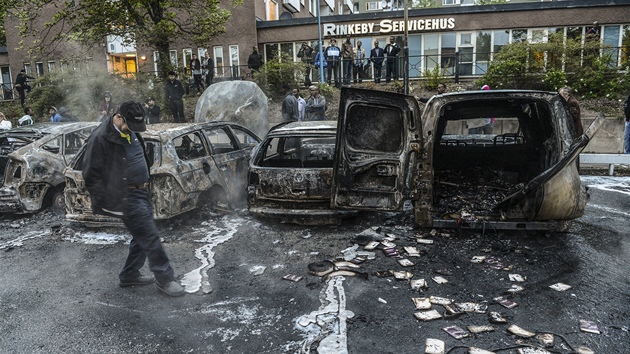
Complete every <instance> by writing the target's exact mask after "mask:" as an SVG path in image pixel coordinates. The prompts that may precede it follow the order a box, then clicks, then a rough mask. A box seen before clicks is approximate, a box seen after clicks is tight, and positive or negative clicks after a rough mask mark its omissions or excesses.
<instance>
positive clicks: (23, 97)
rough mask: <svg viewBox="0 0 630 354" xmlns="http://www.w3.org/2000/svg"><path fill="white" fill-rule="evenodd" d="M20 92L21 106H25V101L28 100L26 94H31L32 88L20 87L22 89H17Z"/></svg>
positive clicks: (28, 86) (27, 86) (25, 85)
mask: <svg viewBox="0 0 630 354" xmlns="http://www.w3.org/2000/svg"><path fill="white" fill-rule="evenodd" d="M15 89H16V90H17V92H18V96H20V104H21V105H22V106H24V100H26V92H31V86H30V85H27V84H24V85H20V87H16V88H15Z"/></svg>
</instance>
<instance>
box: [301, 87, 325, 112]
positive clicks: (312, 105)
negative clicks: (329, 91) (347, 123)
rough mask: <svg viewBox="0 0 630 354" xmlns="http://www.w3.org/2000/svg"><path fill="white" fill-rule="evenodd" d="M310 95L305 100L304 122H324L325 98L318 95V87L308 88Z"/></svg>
mask: <svg viewBox="0 0 630 354" xmlns="http://www.w3.org/2000/svg"><path fill="white" fill-rule="evenodd" d="M309 91H310V92H311V95H310V96H309V98H308V99H306V112H305V117H304V119H305V120H326V97H324V96H322V95H321V94H320V93H319V87H317V86H315V85H312V86H311V87H309Z"/></svg>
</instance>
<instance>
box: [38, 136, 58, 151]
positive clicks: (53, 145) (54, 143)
mask: <svg viewBox="0 0 630 354" xmlns="http://www.w3.org/2000/svg"><path fill="white" fill-rule="evenodd" d="M61 139H62V136H61V135H60V136H58V137H56V138H54V139H52V140H50V141H49V142H47V143H46V144H44V145H42V149H44V150H46V151H48V152H50V153H52V154H58V153H59V152H60V149H61V144H62V142H61Z"/></svg>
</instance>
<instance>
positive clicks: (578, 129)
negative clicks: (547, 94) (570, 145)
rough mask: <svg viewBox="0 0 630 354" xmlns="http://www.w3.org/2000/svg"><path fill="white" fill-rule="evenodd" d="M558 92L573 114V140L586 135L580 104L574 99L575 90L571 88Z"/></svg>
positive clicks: (567, 87) (564, 88)
mask: <svg viewBox="0 0 630 354" xmlns="http://www.w3.org/2000/svg"><path fill="white" fill-rule="evenodd" d="M558 92H559V93H560V96H561V97H562V98H563V99H564V102H565V104H566V106H567V108H568V109H569V112H570V113H571V118H572V120H573V132H572V133H573V138H574V139H577V138H579V137H580V136H582V134H583V133H584V128H582V119H581V116H580V104H579V103H578V101H577V100H576V99H575V97H573V89H572V88H570V87H569V86H565V87H563V88H561V89H560V90H559V91H558Z"/></svg>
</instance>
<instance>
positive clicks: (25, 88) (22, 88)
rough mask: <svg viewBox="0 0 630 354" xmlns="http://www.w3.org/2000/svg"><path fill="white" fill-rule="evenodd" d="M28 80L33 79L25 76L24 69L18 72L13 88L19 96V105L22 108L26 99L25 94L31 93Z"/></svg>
mask: <svg viewBox="0 0 630 354" xmlns="http://www.w3.org/2000/svg"><path fill="white" fill-rule="evenodd" d="M28 79H34V78H33V77H30V76H28V75H26V70H24V69H22V70H20V73H19V74H18V76H17V77H16V78H15V85H14V86H15V89H16V90H17V92H18V95H19V96H20V105H22V107H24V100H25V99H26V94H27V93H29V92H31V85H29V84H28Z"/></svg>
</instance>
